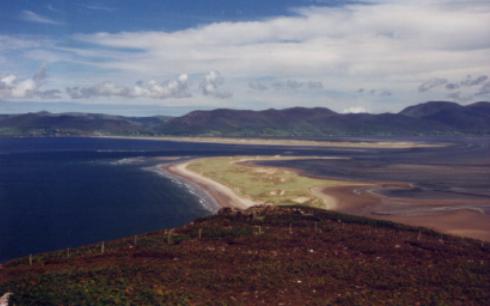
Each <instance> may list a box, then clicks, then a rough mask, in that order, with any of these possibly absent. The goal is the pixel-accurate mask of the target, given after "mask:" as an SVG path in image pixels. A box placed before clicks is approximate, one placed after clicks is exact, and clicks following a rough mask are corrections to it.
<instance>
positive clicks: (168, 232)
mask: <svg viewBox="0 0 490 306" xmlns="http://www.w3.org/2000/svg"><path fill="white" fill-rule="evenodd" d="M172 243H173V241H172V230H169V231H167V244H169V245H170V244H172Z"/></svg>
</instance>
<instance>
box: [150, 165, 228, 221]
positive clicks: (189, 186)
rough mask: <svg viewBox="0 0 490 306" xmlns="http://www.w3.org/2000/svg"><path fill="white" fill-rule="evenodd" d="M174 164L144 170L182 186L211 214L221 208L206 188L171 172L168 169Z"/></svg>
mask: <svg viewBox="0 0 490 306" xmlns="http://www.w3.org/2000/svg"><path fill="white" fill-rule="evenodd" d="M177 163H178V162H177ZM175 164H176V163H175V162H172V163H160V164H157V165H155V166H153V167H148V168H146V169H147V170H148V171H151V172H154V173H156V174H158V175H160V176H162V177H164V178H167V179H169V180H171V181H172V182H173V183H174V184H176V185H179V186H183V187H184V188H185V189H186V190H187V191H188V192H189V193H190V194H192V195H193V196H195V197H196V198H197V199H198V201H199V204H200V205H201V207H202V208H204V209H205V210H207V211H208V212H210V213H211V214H215V213H217V212H218V210H219V209H220V208H222V205H221V204H220V203H219V202H218V200H217V199H216V198H215V197H214V196H212V195H211V194H210V193H209V191H208V190H207V189H206V188H203V187H202V186H200V185H199V184H196V183H195V182H194V181H193V180H190V179H187V178H185V177H182V176H180V175H178V174H176V173H174V172H172V171H171V170H170V169H169V168H170V167H172V165H175Z"/></svg>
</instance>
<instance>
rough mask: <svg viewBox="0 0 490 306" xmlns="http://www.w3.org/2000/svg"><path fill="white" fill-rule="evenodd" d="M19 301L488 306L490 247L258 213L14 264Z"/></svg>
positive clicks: (360, 221) (347, 221)
mask: <svg viewBox="0 0 490 306" xmlns="http://www.w3.org/2000/svg"><path fill="white" fill-rule="evenodd" d="M6 292H12V293H13V295H12V296H11V302H12V304H15V305H106V304H111V305H112V304H114V305H121V304H123V305H126V304H132V305H162V304H165V305H211V304H212V305H305V304H309V305H320V304H321V305H488V301H489V300H490V246H488V245H484V244H482V243H481V242H478V241H474V240H468V239H462V238H456V237H451V236H445V235H441V234H437V233H435V232H432V231H429V230H425V229H420V228H412V227H407V226H402V225H398V224H394V223H390V222H384V221H375V220H371V219H365V218H360V217H352V216H347V215H342V214H338V213H333V212H328V211H322V210H316V209H312V208H299V207H289V208H285V207H284V208H278V207H261V208H250V209H248V210H246V211H242V212H236V211H232V210H230V209H224V210H222V211H220V213H219V214H217V215H215V216H212V217H208V218H204V219H199V220H196V221H195V222H193V223H191V224H189V225H187V226H184V227H181V228H178V229H175V230H172V231H160V232H155V233H150V234H146V235H141V236H138V237H130V238H126V239H120V240H116V241H111V242H106V243H105V244H103V245H102V244H97V245H91V246H86V247H82V248H79V249H75V250H70V251H68V250H64V251H60V252H54V253H48V254H43V255H37V256H34V257H32V265H30V264H29V259H28V258H23V259H19V260H15V261H11V262H9V263H7V264H5V265H4V266H3V267H2V269H0V295H2V294H4V293H6Z"/></svg>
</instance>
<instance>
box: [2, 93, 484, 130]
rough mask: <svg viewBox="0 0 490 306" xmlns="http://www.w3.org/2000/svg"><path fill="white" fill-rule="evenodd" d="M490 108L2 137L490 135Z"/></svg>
mask: <svg viewBox="0 0 490 306" xmlns="http://www.w3.org/2000/svg"><path fill="white" fill-rule="evenodd" d="M489 134H490V103H489V102H478V103H474V104H471V105H468V106H462V105H460V104H457V103H454V102H445V101H435V102H434V101H433V102H427V103H422V104H418V105H415V106H410V107H408V108H406V109H404V110H402V111H401V112H399V113H384V114H368V113H362V114H339V113H336V112H334V111H332V110H330V109H328V108H319V107H318V108H303V107H294V108H287V109H280V110H278V109H268V110H262V111H252V110H236V109H216V110H210V111H194V112H191V113H189V114H186V115H184V116H181V117H161V116H160V117H142V118H136V117H122V116H108V115H98V114H81V113H66V114H51V113H46V112H41V113H30V114H22V115H0V135H6V136H26V135H32V136H59V135H78V136H87V135H119V136H140V135H145V136H163V135H167V136H218V137H267V138H305V137H308V138H323V137H328V136H413V135H489Z"/></svg>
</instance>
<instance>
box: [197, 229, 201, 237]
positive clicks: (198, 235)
mask: <svg viewBox="0 0 490 306" xmlns="http://www.w3.org/2000/svg"><path fill="white" fill-rule="evenodd" d="M197 238H198V239H199V240H201V239H202V228H200V229H199V230H197Z"/></svg>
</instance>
